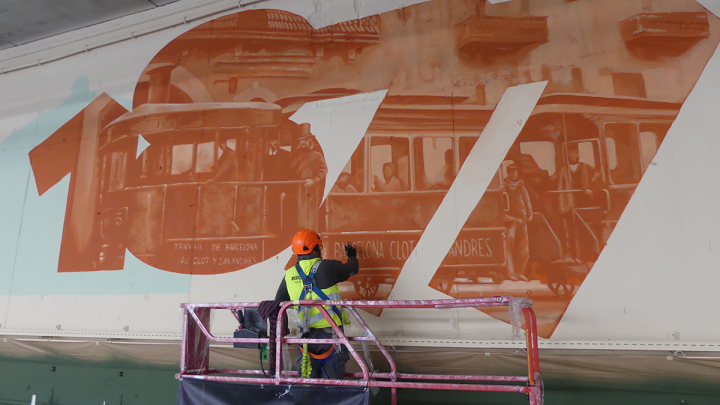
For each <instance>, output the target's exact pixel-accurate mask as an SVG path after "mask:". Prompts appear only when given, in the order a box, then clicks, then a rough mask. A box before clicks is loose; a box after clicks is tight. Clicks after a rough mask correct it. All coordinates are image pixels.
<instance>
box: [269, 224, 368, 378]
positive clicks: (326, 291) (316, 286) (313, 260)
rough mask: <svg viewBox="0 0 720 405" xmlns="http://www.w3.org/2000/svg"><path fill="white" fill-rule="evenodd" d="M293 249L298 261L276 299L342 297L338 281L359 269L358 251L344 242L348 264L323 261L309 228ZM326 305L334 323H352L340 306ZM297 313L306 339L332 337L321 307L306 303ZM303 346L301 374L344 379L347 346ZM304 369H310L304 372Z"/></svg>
mask: <svg viewBox="0 0 720 405" xmlns="http://www.w3.org/2000/svg"><path fill="white" fill-rule="evenodd" d="M292 250H293V253H295V254H296V255H297V264H296V265H295V266H293V267H290V268H289V269H287V270H286V272H285V279H284V280H283V281H282V282H281V283H280V287H279V288H278V291H277V294H276V295H275V300H276V301H291V300H292V301H294V300H340V299H341V298H340V289H339V288H338V283H341V282H343V281H345V280H347V279H348V278H350V277H351V276H354V275H356V274H358V272H359V271H360V267H359V264H358V260H357V257H356V256H357V251H356V250H355V248H353V247H352V246H351V245H350V244H347V245H345V253H346V254H347V256H348V259H347V263H343V262H341V261H339V260H322V253H321V252H322V240H320V236H318V234H317V233H316V232H314V231H311V230H308V229H304V230H302V231H300V232H298V233H296V234H295V236H294V237H293V240H292ZM324 307H325V309H326V310H327V311H328V314H329V315H330V316H331V317H332V319H333V322H335V324H336V325H337V326H339V327H340V328H341V329H342V326H343V325H346V324H348V323H349V322H348V319H347V317H346V315H345V314H344V313H343V312H342V309H341V308H339V307H336V306H324ZM296 309H298V308H297V307H296ZM298 312H299V313H298V316H299V320H300V330H301V332H302V334H303V338H309V339H332V338H333V329H332V327H331V325H330V323H329V322H328V321H327V319H325V317H324V316H323V314H322V313H321V312H320V310H319V309H318V308H315V307H307V306H305V307H300V308H299V309H298ZM304 346H305V347H301V349H300V358H299V359H298V372H299V373H300V375H304V376H305V377H306V378H330V379H341V378H343V377H344V376H345V366H346V364H347V361H348V359H349V353H348V351H347V349H346V348H345V347H344V346H342V345H328V344H310V345H304ZM306 353H307V354H306ZM303 362H305V364H303ZM308 365H309V366H310V369H309V370H308V367H307V366H308ZM303 371H307V372H306V373H303Z"/></svg>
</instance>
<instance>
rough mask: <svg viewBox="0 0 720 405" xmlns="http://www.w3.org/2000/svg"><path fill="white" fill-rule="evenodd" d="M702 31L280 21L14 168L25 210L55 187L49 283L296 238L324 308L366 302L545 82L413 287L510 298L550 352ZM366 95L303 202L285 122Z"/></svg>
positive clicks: (713, 39)
mask: <svg viewBox="0 0 720 405" xmlns="http://www.w3.org/2000/svg"><path fill="white" fill-rule="evenodd" d="M719 29H720V23H719V22H718V20H717V19H716V18H715V17H713V16H712V15H711V14H709V13H707V12H706V11H705V10H704V9H703V8H702V7H701V6H700V5H699V4H698V3H697V2H695V1H694V0H611V1H610V0H608V1H604V2H590V1H570V0H555V1H548V0H542V1H541V0H517V1H513V2H508V3H503V4H495V5H493V4H489V3H485V2H484V1H477V0H446V1H440V0H435V1H429V2H426V3H422V4H419V5H416V6H412V7H407V8H404V9H401V10H396V11H393V12H389V13H385V14H382V15H377V16H371V17H367V18H363V19H359V20H354V21H348V22H344V23H340V24H337V25H333V26H330V27H326V28H321V29H314V28H313V27H312V26H311V25H310V24H309V23H308V22H307V21H306V20H305V19H304V18H302V17H299V16H297V15H294V14H291V13H289V12H285V11H279V10H253V11H245V12H241V13H237V14H232V15H228V16H224V17H221V18H218V19H216V20H213V21H211V22H208V23H206V24H203V25H201V26H198V27H196V28H194V29H192V30H190V31H188V32H187V33H185V34H182V35H181V36H179V37H178V38H176V39H175V40H173V41H172V42H170V43H169V44H168V45H167V46H166V47H165V48H164V49H162V50H161V51H160V52H159V53H158V54H157V55H156V56H155V57H154V58H153V60H152V61H151V62H150V63H149V64H148V66H147V68H146V69H145V71H144V72H143V74H142V76H141V77H140V79H139V81H138V84H137V86H136V89H135V95H134V99H133V111H132V112H129V111H126V110H125V109H124V108H123V107H121V106H120V105H119V104H117V103H116V102H115V101H113V100H112V99H111V98H110V97H108V96H106V95H103V96H101V97H99V98H98V99H96V100H95V101H94V102H93V103H92V104H90V105H89V106H88V107H87V108H86V109H85V110H84V111H83V112H81V113H80V114H78V116H76V117H75V118H73V119H72V120H71V121H69V122H68V123H67V124H66V125H64V126H63V127H62V128H61V129H60V130H58V131H57V132H56V133H55V134H53V135H52V136H51V137H49V138H48V139H47V140H46V141H45V142H44V143H42V144H41V145H39V146H38V147H37V148H35V149H34V150H33V151H32V152H31V153H30V159H31V162H32V166H33V172H34V175H35V179H36V183H37V186H38V191H39V193H40V194H42V193H44V192H45V191H47V190H48V189H49V188H51V187H52V186H53V185H54V184H56V183H57V182H58V181H59V180H60V179H61V178H62V177H64V176H65V175H66V174H68V173H71V174H72V176H71V182H70V192H69V195H68V205H67V211H66V217H65V228H64V233H63V240H62V247H61V252H60V261H59V268H58V271H60V272H73V271H97V270H121V269H122V268H123V264H124V258H125V253H126V250H129V251H130V252H131V253H132V254H133V255H135V256H136V257H137V258H139V259H140V260H142V261H143V262H145V263H147V264H148V265H151V266H153V267H156V268H159V269H162V270H166V271H171V272H177V273H184V274H219V273H225V272H231V271H237V270H241V269H244V268H247V267H249V266H252V265H254V264H257V263H260V262H262V261H264V260H266V259H268V258H270V257H274V256H275V255H277V254H278V253H280V252H281V251H283V250H284V249H285V248H286V247H287V246H288V244H289V241H290V239H291V236H292V235H293V234H294V233H295V232H296V231H297V230H299V229H302V228H313V229H317V230H318V231H319V232H320V233H321V235H322V237H323V240H324V246H325V252H324V254H325V256H326V257H327V258H338V259H341V258H342V256H343V254H344V250H343V249H342V246H343V245H344V244H345V243H346V242H348V241H349V242H351V243H353V245H355V246H356V247H357V248H358V258H359V259H360V263H361V267H362V271H361V273H360V275H358V276H356V277H353V278H352V279H351V280H350V281H348V282H347V283H344V284H343V290H342V291H343V295H344V297H345V298H347V299H384V298H387V297H388V296H389V294H390V292H391V290H392V288H393V286H394V284H395V282H396V280H397V278H398V275H399V273H400V271H401V269H402V267H403V265H404V263H405V261H406V260H407V259H408V257H409V256H410V255H411V254H412V252H413V250H414V247H415V245H416V244H417V241H418V240H419V238H420V236H421V235H422V233H423V231H424V229H425V227H426V226H427V224H428V222H429V221H430V219H431V218H432V217H433V215H434V214H435V211H436V210H437V208H438V206H439V205H440V202H441V201H442V200H443V198H444V197H445V195H446V193H447V190H448V189H449V188H450V186H451V184H452V183H453V180H454V178H455V176H456V174H457V172H458V171H459V169H460V167H462V165H463V163H464V162H465V160H466V159H467V157H468V155H469V153H470V150H471V149H472V147H473V146H474V144H475V141H476V140H477V139H478V137H479V136H481V134H482V131H483V128H484V126H485V125H486V124H487V122H488V120H489V119H490V116H491V115H492V113H493V111H494V108H495V105H496V104H497V102H498V100H499V98H500V97H501V96H502V94H503V92H504V90H505V89H506V88H508V87H510V86H514V85H518V84H523V83H530V82H537V81H547V82H548V85H547V87H546V90H545V94H544V95H543V97H542V98H541V99H540V102H539V103H538V105H537V106H536V108H535V110H534V112H533V114H532V116H531V117H530V119H529V120H528V122H527V123H526V125H525V127H524V129H523V130H522V132H521V134H520V135H519V137H518V138H517V140H516V141H515V143H514V145H513V146H512V148H511V150H510V152H509V153H508V155H507V156H506V158H505V160H504V162H503V164H502V166H501V167H499V168H498V171H497V175H496V176H495V178H494V180H493V181H492V183H491V185H490V187H489V188H488V190H487V191H486V193H485V195H484V197H483V198H482V200H481V201H480V203H479V204H478V205H477V207H476V209H475V210H474V211H473V213H472V214H471V216H470V219H469V220H468V221H467V223H466V224H465V226H464V228H463V229H462V231H461V232H460V234H459V235H458V237H457V239H456V241H455V242H454V244H453V247H452V249H451V250H450V251H449V252H438V254H440V255H445V260H444V261H443V263H442V265H441V266H440V268H439V269H438V270H437V272H436V274H435V276H434V277H433V279H432V281H431V283H430V286H431V287H433V288H435V289H437V290H438V291H441V292H443V293H445V294H448V295H450V296H453V297H458V298H460V297H463V298H464V297H477V296H491V295H505V294H510V295H516V296H517V295H522V296H527V297H530V298H532V299H534V300H535V302H536V311H537V313H538V317H539V324H540V332H541V335H542V336H550V335H551V334H552V332H553V331H554V329H555V327H556V326H557V324H558V322H559V321H560V318H561V317H562V315H563V313H564V312H565V309H566V308H567V305H568V303H569V302H570V300H571V299H572V297H573V295H574V294H575V293H576V291H577V289H578V287H579V286H580V285H581V283H582V282H583V280H584V279H585V277H586V276H587V274H588V273H589V272H590V270H591V269H592V267H593V264H594V263H595V261H596V260H597V258H598V256H599V255H600V253H601V252H602V249H603V247H604V245H605V243H606V241H607V240H608V237H609V236H610V234H611V233H612V231H613V229H614V226H615V224H616V223H617V222H618V220H619V219H620V216H621V214H622V212H623V210H624V208H625V206H626V205H627V203H628V201H629V199H630V197H631V196H632V194H633V192H634V190H635V188H636V187H637V185H638V183H639V182H640V180H641V178H642V176H643V173H644V172H645V170H646V169H647V168H648V166H649V165H651V164H652V159H653V157H654V155H655V153H656V151H657V149H658V147H659V146H660V144H661V143H662V141H663V139H664V137H665V135H666V133H667V132H668V130H669V128H670V126H671V125H672V122H673V120H674V118H675V117H676V115H677V113H678V111H679V109H680V107H681V105H682V103H683V101H684V100H685V98H686V97H687V95H688V94H689V92H690V90H691V89H692V88H693V85H694V83H695V81H696V80H697V78H698V77H699V75H700V73H701V71H702V69H703V68H704V66H705V63H707V61H708V60H709V58H710V56H711V54H712V52H713V51H714V50H715V48H716V47H717V45H718V42H719V41H720V32H719V31H718V30H719ZM383 89H389V91H388V95H387V97H386V98H385V99H384V101H383V102H382V104H381V105H380V107H379V109H378V111H377V113H376V115H375V117H374V119H373V121H372V123H371V124H370V127H369V129H368V131H367V133H366V135H365V137H364V138H363V139H362V141H361V142H360V144H359V145H347V147H348V148H352V149H354V150H355V152H354V154H353V155H352V158H351V159H350V161H349V162H347V165H346V166H345V168H344V169H343V172H342V173H341V174H340V177H339V179H338V181H337V182H336V183H335V184H334V186H333V187H332V189H331V190H330V193H329V195H328V196H327V198H326V199H323V196H324V193H325V180H326V176H327V173H328V166H327V163H326V159H325V157H326V154H330V153H333V151H330V150H323V149H322V148H321V145H320V143H319V142H318V141H317V140H316V139H315V138H314V135H313V128H312V126H310V125H308V124H299V125H298V124H296V123H294V122H293V121H291V120H290V119H289V118H290V117H291V116H292V115H293V114H294V113H295V112H296V111H297V110H298V109H299V108H300V107H301V106H302V105H304V104H305V103H307V102H311V101H317V100H324V99H330V98H338V97H344V96H348V95H353V94H359V93H366V92H371V91H377V90H383ZM273 282H274V281H273ZM618 282H622V281H621V280H619V281H618ZM484 311H486V312H488V313H489V314H491V315H492V316H494V317H497V318H499V319H503V320H507V319H505V318H506V317H507V313H506V311H505V312H500V311H498V312H493V311H492V309H484Z"/></svg>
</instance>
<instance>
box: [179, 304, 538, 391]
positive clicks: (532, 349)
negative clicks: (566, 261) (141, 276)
mask: <svg viewBox="0 0 720 405" xmlns="http://www.w3.org/2000/svg"><path fill="white" fill-rule="evenodd" d="M515 300H517V299H516V298H513V297H492V298H472V299H452V300H422V301H287V302H283V303H282V304H281V305H280V310H279V312H278V318H277V323H276V325H274V326H275V328H276V336H278V338H277V339H276V341H275V342H271V341H270V338H221V337H216V336H213V335H212V334H211V333H210V331H209V329H208V326H206V325H209V323H210V322H209V320H210V311H211V310H213V309H223V310H230V311H231V312H233V314H235V315H236V319H238V321H239V318H238V317H237V313H236V311H237V310H239V309H244V308H255V307H258V306H259V305H260V304H259V303H220V304H206V303H194V304H182V305H181V306H182V308H183V309H184V316H183V335H182V354H181V359H180V373H179V374H177V375H176V376H175V377H176V378H178V379H182V378H194V379H203V380H212V381H225V382H240V383H255V384H307V385H325V386H328V385H333V386H338V385H343V386H361V387H379V388H390V390H391V396H392V404H393V405H396V404H397V389H398V388H412V389H430V390H455V391H494V392H515V393H525V394H527V395H528V399H529V403H530V405H542V402H543V395H542V394H543V392H542V378H541V376H540V361H539V357H538V336H537V320H536V318H535V312H534V311H533V310H532V308H531V307H530V306H528V304H524V306H523V308H522V314H523V318H524V326H523V329H524V330H525V336H526V345H527V362H528V374H527V376H489V375H436V374H406V373H398V372H397V367H396V365H395V361H394V360H393V358H392V356H390V353H388V351H387V350H386V349H385V347H384V346H383V345H382V343H380V341H379V340H378V339H377V337H375V335H374V334H373V333H372V331H371V330H370V328H369V327H368V326H367V324H366V323H365V321H364V320H363V319H362V317H361V316H360V315H359V314H358V312H357V308H383V309H385V308H475V307H488V306H510V305H511V304H513V302H516V301H515ZM517 302H522V303H526V302H527V301H517ZM295 305H307V306H314V307H316V308H318V309H319V310H320V312H321V313H322V314H323V316H324V317H325V319H327V320H328V322H329V323H330V325H331V326H332V327H333V330H334V331H335V334H336V336H337V339H301V338H294V337H283V333H282V332H283V330H284V326H285V325H284V317H283V315H284V314H285V313H286V311H287V309H288V308H290V307H291V306H295ZM323 305H326V306H332V305H335V306H342V307H344V308H346V309H347V310H348V311H349V312H350V313H351V314H352V315H353V316H354V317H355V318H356V319H357V321H358V325H360V327H361V328H362V329H363V330H364V331H365V334H366V336H357V337H351V336H346V335H345V334H344V333H343V331H342V330H341V329H340V328H339V327H338V326H337V325H335V322H333V321H332V318H331V317H330V314H328V312H327V310H326V309H325V308H324V307H323ZM210 342H220V343H267V344H274V345H275V376H274V377H270V378H268V377H265V376H264V375H263V373H262V372H261V371H260V370H211V369H209V360H210V346H209V344H210ZM351 342H373V343H374V344H375V345H376V346H377V348H378V350H379V351H380V352H381V353H382V355H383V356H384V357H385V359H386V360H387V362H388V363H389V365H390V372H389V373H384V372H372V373H371V372H370V371H369V370H368V366H367V364H365V362H364V361H363V360H362V358H361V357H360V355H359V354H358V352H357V351H356V350H355V348H354V347H353V345H352V344H351ZM303 343H311V344H342V345H344V346H345V347H346V348H347V350H348V353H350V355H351V356H352V358H353V359H355V361H356V362H357V364H358V365H359V366H360V370H361V372H360V373H348V374H346V379H343V380H335V379H323V378H317V379H315V378H299V377H298V376H297V375H298V374H297V372H292V371H291V372H284V371H282V368H283V367H282V345H283V344H303ZM217 374H226V375H225V376H221V375H217ZM227 374H230V376H227ZM401 380H402V381H401ZM408 380H409V381H408ZM418 381H419V382H418ZM427 381H452V382H427ZM478 382H496V383H504V384H505V385H500V384H493V385H491V384H478ZM508 383H515V385H512V384H508Z"/></svg>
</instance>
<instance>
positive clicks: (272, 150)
mask: <svg viewBox="0 0 720 405" xmlns="http://www.w3.org/2000/svg"><path fill="white" fill-rule="evenodd" d="M268 144H269V145H268V146H269V147H268V152H267V154H265V156H264V159H263V180H265V181H280V180H288V179H287V173H289V172H290V161H291V160H290V152H288V151H286V150H285V149H281V148H280V140H279V139H278V136H277V135H275V136H273V137H271V138H269V139H268Z"/></svg>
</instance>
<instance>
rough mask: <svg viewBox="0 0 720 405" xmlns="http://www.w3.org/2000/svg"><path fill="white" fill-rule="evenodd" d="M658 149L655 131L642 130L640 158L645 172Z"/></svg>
mask: <svg viewBox="0 0 720 405" xmlns="http://www.w3.org/2000/svg"><path fill="white" fill-rule="evenodd" d="M657 150H658V142H657V135H656V134H655V133H654V132H640V158H641V159H640V160H641V163H642V171H643V173H644V172H645V170H647V168H648V166H650V162H652V160H653V158H654V157H655V154H656V153H657Z"/></svg>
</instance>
